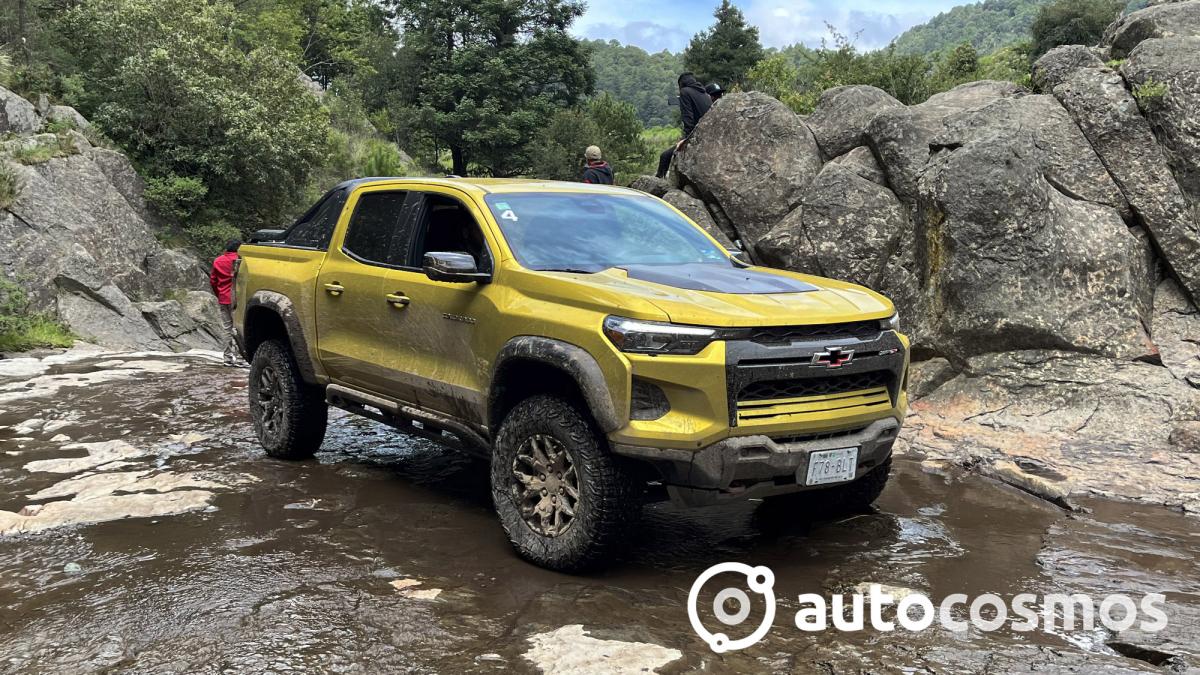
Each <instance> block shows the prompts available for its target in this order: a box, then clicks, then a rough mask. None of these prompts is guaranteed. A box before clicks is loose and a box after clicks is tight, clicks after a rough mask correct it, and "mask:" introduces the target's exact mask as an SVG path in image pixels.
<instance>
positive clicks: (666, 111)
mask: <svg viewBox="0 0 1200 675" xmlns="http://www.w3.org/2000/svg"><path fill="white" fill-rule="evenodd" d="M584 42H585V44H587V45H588V46H589V47H590V48H591V49H592V68H593V69H594V70H595V72H596V92H597V93H600V92H602V91H607V92H609V93H610V94H612V95H613V96H615V97H616V98H617V99H619V100H621V101H626V102H628V103H632V104H633V107H635V108H637V113H638V117H639V118H641V120H642V124H645V125H646V126H658V125H662V124H672V123H673V120H674V114H675V113H674V109H673V108H672V107H670V106H668V105H667V96H668V95H669V94H672V93H674V92H675V90H676V87H675V78H677V77H678V76H679V73H680V72H681V69H682V67H683V66H682V59H681V58H680V57H679V55H678V54H672V53H670V52H667V51H662V52H659V53H657V54H648V53H646V51H645V50H644V49H641V48H639V47H634V46H631V45H623V44H621V43H619V42H617V41H616V40H609V41H604V40H585V41H584Z"/></svg>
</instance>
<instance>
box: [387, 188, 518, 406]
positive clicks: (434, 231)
mask: <svg viewBox="0 0 1200 675" xmlns="http://www.w3.org/2000/svg"><path fill="white" fill-rule="evenodd" d="M422 190H423V191H422V192H421V193H420V196H419V198H418V199H417V200H415V203H414V210H413V222H414V226H413V231H414V240H413V247H412V251H411V256H410V262H409V264H408V265H407V266H404V267H401V268H397V269H394V270H392V272H391V274H390V275H389V276H388V284H389V286H388V290H389V291H391V293H392V294H393V295H397V296H403V297H405V298H406V299H407V305H406V306H405V309H404V310H403V311H400V312H393V313H392V314H391V321H390V323H389V326H388V331H387V333H388V335H387V339H388V341H389V344H390V345H391V347H392V349H394V350H396V351H397V353H404V354H406V357H405V358H406V359H407V361H408V362H407V364H406V366H407V368H408V372H409V378H408V382H409V384H410V385H411V386H412V387H413V396H414V398H413V399H412V400H413V402H414V403H416V404H417V405H419V406H421V407H423V408H427V409H430V410H436V411H440V412H443V413H447V414H450V415H453V416H455V417H459V418H461V419H468V420H472V421H475V422H476V423H478V424H480V425H485V424H486V423H487V415H486V410H487V383H488V382H489V381H490V377H491V372H490V371H491V361H490V358H491V357H492V356H494V355H493V354H489V353H487V352H488V351H489V350H490V349H491V348H492V345H490V343H488V342H486V341H485V340H484V337H485V334H484V333H483V331H486V330H488V327H489V326H493V325H494V321H493V319H494V317H496V316H497V310H496V306H495V303H494V298H495V297H496V295H497V290H496V289H495V288H494V287H493V286H491V285H490V284H479V283H448V282H444V281H433V280H432V279H430V278H429V277H427V276H425V273H424V272H423V271H422V269H421V267H420V262H421V260H422V259H423V257H424V254H425V253H427V252H454V253H460V252H461V253H469V254H471V255H472V256H473V257H474V258H475V260H476V265H477V266H478V267H479V269H480V270H481V271H491V270H492V268H493V261H494V260H495V258H494V256H493V253H492V251H493V250H495V248H494V246H491V245H489V243H488V240H487V237H486V236H485V234H484V231H483V229H482V228H481V227H480V224H479V223H480V221H479V215H480V214H478V212H477V210H476V208H475V207H474V206H472V205H471V202H470V201H469V200H468V199H467V198H465V196H459V195H457V194H456V192H455V191H453V190H450V189H442V190H439V189H436V188H422ZM493 330H494V328H493Z"/></svg>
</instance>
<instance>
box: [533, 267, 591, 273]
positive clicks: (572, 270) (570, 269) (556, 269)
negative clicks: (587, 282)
mask: <svg viewBox="0 0 1200 675" xmlns="http://www.w3.org/2000/svg"><path fill="white" fill-rule="evenodd" d="M538 271H539V272H570V273H572V274H595V273H596V270H582V269H579V268H576V267H540V268H538Z"/></svg>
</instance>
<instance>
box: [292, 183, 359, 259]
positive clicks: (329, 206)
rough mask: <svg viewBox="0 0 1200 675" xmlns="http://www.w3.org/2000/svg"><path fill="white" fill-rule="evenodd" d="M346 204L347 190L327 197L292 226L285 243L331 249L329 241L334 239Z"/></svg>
mask: <svg viewBox="0 0 1200 675" xmlns="http://www.w3.org/2000/svg"><path fill="white" fill-rule="evenodd" d="M345 203H346V191H345V190H338V191H337V192H334V193H332V194H330V195H329V196H327V197H325V199H324V200H323V201H321V202H320V203H319V204H317V205H316V206H314V207H313V208H311V209H309V210H308V213H306V214H304V217H303V218H301V219H300V221H299V222H297V223H296V224H295V225H293V226H292V228H291V229H290V230H289V231H288V234H287V238H285V239H284V243H286V244H287V245H288V246H299V247H302V248H316V249H321V250H325V249H326V248H328V247H329V239H330V238H331V237H333V229H334V228H335V227H337V221H338V216H339V215H341V213H342V206H343V205H344V204H345Z"/></svg>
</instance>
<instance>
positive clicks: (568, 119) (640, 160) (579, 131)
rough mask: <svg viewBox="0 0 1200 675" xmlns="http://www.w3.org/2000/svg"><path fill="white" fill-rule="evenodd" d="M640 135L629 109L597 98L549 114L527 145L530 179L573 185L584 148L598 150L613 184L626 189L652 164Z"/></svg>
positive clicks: (580, 169)
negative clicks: (544, 179)
mask: <svg viewBox="0 0 1200 675" xmlns="http://www.w3.org/2000/svg"><path fill="white" fill-rule="evenodd" d="M643 131H644V130H643V128H642V123H641V121H640V120H639V119H638V117H637V111H636V110H635V109H634V107H633V106H632V105H630V104H629V103H624V102H621V101H618V100H617V99H616V98H614V97H613V96H611V95H609V94H607V93H605V94H601V95H600V96H597V97H595V98H593V99H592V100H590V101H588V102H587V104H586V105H584V106H581V107H577V108H568V109H565V110H560V111H558V112H557V113H555V115H554V117H553V118H551V120H550V123H549V124H548V125H546V126H545V128H543V129H542V130H541V131H540V132H539V133H538V135H537V137H536V138H535V139H534V141H533V143H532V144H531V147H530V157H531V160H532V167H533V168H532V170H531V171H530V174H531V175H533V176H535V177H538V178H547V179H551V180H568V181H577V180H579V179H580V176H581V174H582V173H583V167H584V157H583V151H584V150H585V149H586V148H587V146H589V145H598V146H600V150H601V152H602V153H603V154H604V160H605V161H607V162H608V163H609V165H611V166H612V169H613V173H614V179H615V181H616V182H617V183H618V184H627V183H628V182H629V181H631V180H633V178H634V177H636V176H637V175H638V174H640V173H644V172H645V170H646V167H648V166H649V165H650V162H651V159H652V158H653V149H652V147H651V146H650V145H649V144H648V143H647V142H646V140H645V139H644V138H643V136H642V134H643ZM676 133H678V130H676Z"/></svg>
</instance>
